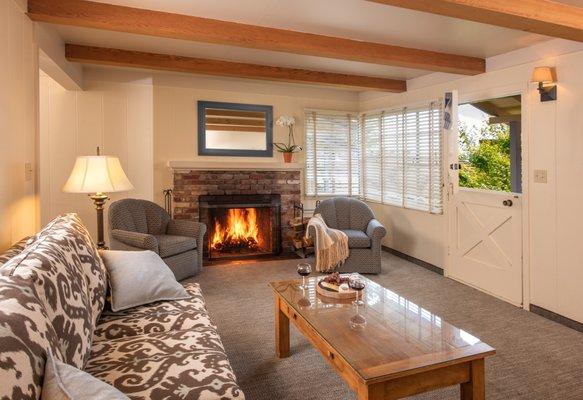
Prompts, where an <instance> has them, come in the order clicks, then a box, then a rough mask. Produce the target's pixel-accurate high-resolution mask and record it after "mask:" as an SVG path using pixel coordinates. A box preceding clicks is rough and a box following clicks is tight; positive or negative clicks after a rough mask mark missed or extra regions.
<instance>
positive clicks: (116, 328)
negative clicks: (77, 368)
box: [87, 283, 244, 400]
mask: <svg viewBox="0 0 583 400" xmlns="http://www.w3.org/2000/svg"><path fill="white" fill-rule="evenodd" d="M185 288H186V290H187V292H188V293H189V294H190V295H191V296H192V297H191V298H189V299H186V300H176V301H165V302H158V303H153V304H150V305H145V306H140V307H136V308H134V309H132V310H125V311H122V312H116V313H113V312H105V313H104V315H103V318H102V320H101V322H100V324H99V325H98V327H97V329H96V331H95V336H94V339H93V343H94V344H93V349H92V354H91V359H90V360H89V363H88V364H87V372H89V373H91V374H92V375H93V376H95V377H97V378H99V379H101V380H103V381H105V382H107V383H109V384H110V385H112V386H114V387H116V388H117V389H118V390H120V391H122V392H123V393H125V394H126V395H127V396H129V397H130V398H131V399H134V400H146V399H160V400H161V399H202V400H206V399H208V400H211V399H217V400H218V399H225V400H227V399H244V395H243V392H241V390H240V389H239V387H238V385H237V383H236V379H235V374H234V373H233V370H232V369H231V366H230V364H229V360H228V358H227V355H226V353H225V350H224V348H223V345H222V343H221V339H220V337H219V334H218V333H217V328H216V326H215V325H214V324H213V323H212V321H211V319H210V317H209V315H208V312H207V310H206V307H205V304H204V299H203V297H202V293H201V290H200V287H199V285H198V284H195V283H191V284H187V285H186V286H185Z"/></svg>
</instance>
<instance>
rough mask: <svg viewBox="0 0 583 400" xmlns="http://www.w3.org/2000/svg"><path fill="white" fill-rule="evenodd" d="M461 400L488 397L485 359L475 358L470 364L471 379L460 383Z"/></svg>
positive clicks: (477, 399) (476, 399)
mask: <svg viewBox="0 0 583 400" xmlns="http://www.w3.org/2000/svg"><path fill="white" fill-rule="evenodd" d="M460 387H461V388H460V389H461V393H460V398H461V400H485V399H486V375H485V370H484V359H483V358H481V359H478V360H474V361H472V362H471V364H470V381H469V382H466V383H462V384H461V385H460Z"/></svg>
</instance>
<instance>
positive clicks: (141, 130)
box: [40, 73, 153, 235]
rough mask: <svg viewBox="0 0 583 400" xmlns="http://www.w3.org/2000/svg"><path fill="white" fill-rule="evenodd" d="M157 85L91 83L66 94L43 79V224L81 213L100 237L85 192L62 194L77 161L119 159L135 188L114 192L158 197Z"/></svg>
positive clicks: (41, 150) (41, 163)
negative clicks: (155, 187)
mask: <svg viewBox="0 0 583 400" xmlns="http://www.w3.org/2000/svg"><path fill="white" fill-rule="evenodd" d="M152 95H153V89H152V85H151V84H150V85H147V84H124V85H120V84H115V85H114V84H108V83H99V82H87V83H86V90H85V91H67V90H65V89H63V88H62V87H61V86H60V85H59V84H58V83H56V82H55V81H54V80H52V79H51V78H50V77H48V76H46V75H43V74H42V73H41V78H40V122H41V126H40V167H41V190H40V196H41V216H42V223H43V224H45V223H47V222H49V221H50V220H51V219H52V218H54V217H55V216H56V215H59V214H61V213H64V212H77V213H79V215H80V216H81V218H82V219H83V222H84V223H85V224H86V225H87V227H88V228H89V230H90V232H91V233H92V234H93V235H95V233H96V221H95V210H94V208H93V204H92V202H91V201H90V200H89V199H88V198H87V196H85V195H82V194H70V193H63V192H62V190H61V188H62V187H63V185H64V183H65V181H66V180H67V178H68V176H69V173H70V172H71V168H72V167H73V163H74V162H75V158H76V157H77V156H81V155H92V154H95V151H96V147H97V146H99V147H100V148H101V152H102V154H107V155H114V156H117V157H119V158H120V161H121V164H122V166H123V168H124V170H125V172H126V174H127V175H128V177H129V179H130V181H131V182H132V183H133V185H134V187H135V189H134V190H133V191H130V192H124V193H119V194H110V197H111V201H114V200H116V199H119V198H124V197H135V198H143V199H148V200H151V199H152V198H153V178H152V176H153V148H152V142H153V129H152V127H153V114H152V113H153V111H152V103H153V101H152Z"/></svg>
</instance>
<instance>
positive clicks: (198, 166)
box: [167, 160, 303, 171]
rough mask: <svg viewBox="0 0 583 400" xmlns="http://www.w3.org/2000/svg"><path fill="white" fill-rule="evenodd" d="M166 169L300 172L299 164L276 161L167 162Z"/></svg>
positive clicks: (301, 166)
mask: <svg viewBox="0 0 583 400" xmlns="http://www.w3.org/2000/svg"><path fill="white" fill-rule="evenodd" d="M167 165H168V167H170V168H172V169H173V170H175V171H177V170H178V171H184V170H191V171H300V170H302V169H303V165H302V164H300V163H283V162H277V161H262V162H238V161H194V160H183V161H168V163H167Z"/></svg>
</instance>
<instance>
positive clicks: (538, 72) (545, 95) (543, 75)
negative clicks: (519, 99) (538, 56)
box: [530, 67, 557, 101]
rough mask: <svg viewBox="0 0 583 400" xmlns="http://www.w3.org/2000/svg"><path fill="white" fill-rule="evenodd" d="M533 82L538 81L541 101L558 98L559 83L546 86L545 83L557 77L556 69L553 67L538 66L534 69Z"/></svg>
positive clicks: (551, 81)
mask: <svg viewBox="0 0 583 400" xmlns="http://www.w3.org/2000/svg"><path fill="white" fill-rule="evenodd" d="M530 81H531V82H534V83H538V91H539V93H540V101H553V100H557V85H552V86H548V85H547V86H544V84H545V83H553V82H556V81H557V80H556V79H555V70H554V68H551V67H536V68H535V69H534V71H532V78H530Z"/></svg>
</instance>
